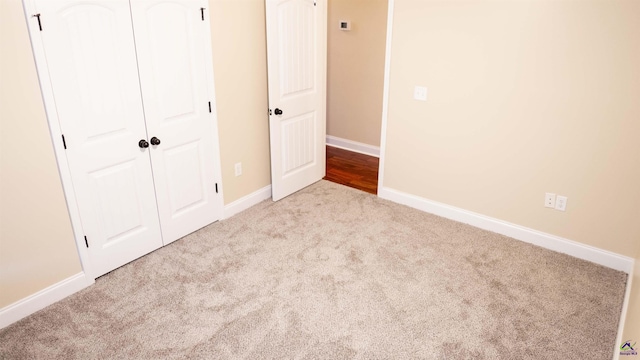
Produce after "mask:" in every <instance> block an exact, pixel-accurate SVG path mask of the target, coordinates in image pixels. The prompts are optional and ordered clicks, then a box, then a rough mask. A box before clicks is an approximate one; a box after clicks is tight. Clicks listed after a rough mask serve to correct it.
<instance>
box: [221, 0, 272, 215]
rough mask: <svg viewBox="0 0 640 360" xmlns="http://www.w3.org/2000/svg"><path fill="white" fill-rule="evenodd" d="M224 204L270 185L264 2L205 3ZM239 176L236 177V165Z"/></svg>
mask: <svg viewBox="0 0 640 360" xmlns="http://www.w3.org/2000/svg"><path fill="white" fill-rule="evenodd" d="M209 6H210V14H211V38H212V43H213V68H214V72H215V85H216V103H217V107H218V128H219V131H220V153H221V163H222V164H221V165H222V183H223V186H224V202H225V204H229V203H231V202H233V201H235V200H238V199H239V198H241V197H243V196H245V195H248V194H250V193H252V192H254V191H257V190H259V189H261V188H263V187H265V186H267V185H269V184H271V167H270V158H269V117H268V113H267V111H268V109H269V107H268V106H269V105H268V102H267V100H268V98H267V52H266V34H265V13H264V0H209ZM238 162H242V175H241V176H239V177H236V176H235V172H234V165H235V163H238Z"/></svg>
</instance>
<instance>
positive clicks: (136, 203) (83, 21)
mask: <svg viewBox="0 0 640 360" xmlns="http://www.w3.org/2000/svg"><path fill="white" fill-rule="evenodd" d="M36 6H37V11H38V13H40V16H41V19H40V20H41V21H42V31H41V32H39V33H38V34H39V35H40V36H42V42H43V45H44V50H45V53H46V61H47V66H48V69H49V74H50V79H43V80H42V81H48V80H50V81H51V86H52V88H53V92H54V94H55V111H51V109H50V106H51V104H48V107H49V109H48V114H49V116H50V117H51V116H55V115H56V114H57V120H58V121H59V124H60V127H61V129H62V133H63V135H64V140H65V142H66V150H65V154H66V156H67V159H68V163H69V167H70V173H71V178H72V181H73V188H74V190H75V193H76V196H77V205H78V208H79V210H80V214H81V223H82V228H83V230H84V235H85V236H86V239H87V244H88V247H89V249H88V252H89V254H90V255H89V256H90V257H91V259H90V260H91V263H92V265H93V266H92V269H93V271H94V273H93V274H92V275H94V276H96V277H97V276H99V275H102V274H104V273H106V272H108V271H111V270H113V269H115V268H117V267H119V266H121V265H123V264H125V263H127V262H130V261H132V260H134V259H136V258H138V257H140V256H142V255H144V254H146V253H148V252H150V251H152V250H154V249H157V248H159V247H160V246H162V237H161V233H160V225H159V222H158V213H157V211H156V199H155V195H154V187H153V178H152V174H151V166H150V159H149V151H151V148H141V147H139V144H138V143H139V141H140V140H143V139H147V134H146V131H145V124H144V119H143V111H142V101H141V97H140V88H139V85H138V70H137V67H136V56H135V48H134V40H133V34H132V32H131V15H130V11H129V2H128V1H127V0H111V1H91V0H84V1H82V2H79V1H70V0H57V1H54V0H42V1H37V2H36ZM52 114H53V115H52ZM49 121H55V119H51V118H50V119H49Z"/></svg>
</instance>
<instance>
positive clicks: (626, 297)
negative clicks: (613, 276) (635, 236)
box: [613, 265, 640, 360]
mask: <svg viewBox="0 0 640 360" xmlns="http://www.w3.org/2000/svg"><path fill="white" fill-rule="evenodd" d="M636 267H639V268H640V266H635V265H634V267H632V268H631V272H629V276H628V277H627V287H626V289H625V291H624V301H623V302H622V311H621V312H620V321H618V335H617V336H616V344H615V346H614V349H613V359H614V360H618V359H620V345H622V341H623V339H622V336H623V335H624V334H623V333H624V325H625V320H626V319H627V311H629V298H630V297H631V288H632V286H633V276H634V273H635V271H638V269H637V268H636ZM625 340H626V339H625Z"/></svg>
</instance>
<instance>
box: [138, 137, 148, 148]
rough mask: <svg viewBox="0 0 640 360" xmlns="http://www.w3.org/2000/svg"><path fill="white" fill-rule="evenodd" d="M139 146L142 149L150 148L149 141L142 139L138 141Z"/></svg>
mask: <svg viewBox="0 0 640 360" xmlns="http://www.w3.org/2000/svg"><path fill="white" fill-rule="evenodd" d="M138 146H140V149H144V148H148V147H149V143H148V142H147V140H145V139H142V140H140V141H138Z"/></svg>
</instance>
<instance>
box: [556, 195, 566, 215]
mask: <svg viewBox="0 0 640 360" xmlns="http://www.w3.org/2000/svg"><path fill="white" fill-rule="evenodd" d="M566 209H567V197H566V196H560V195H558V196H557V197H556V210H560V211H565V210H566Z"/></svg>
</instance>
